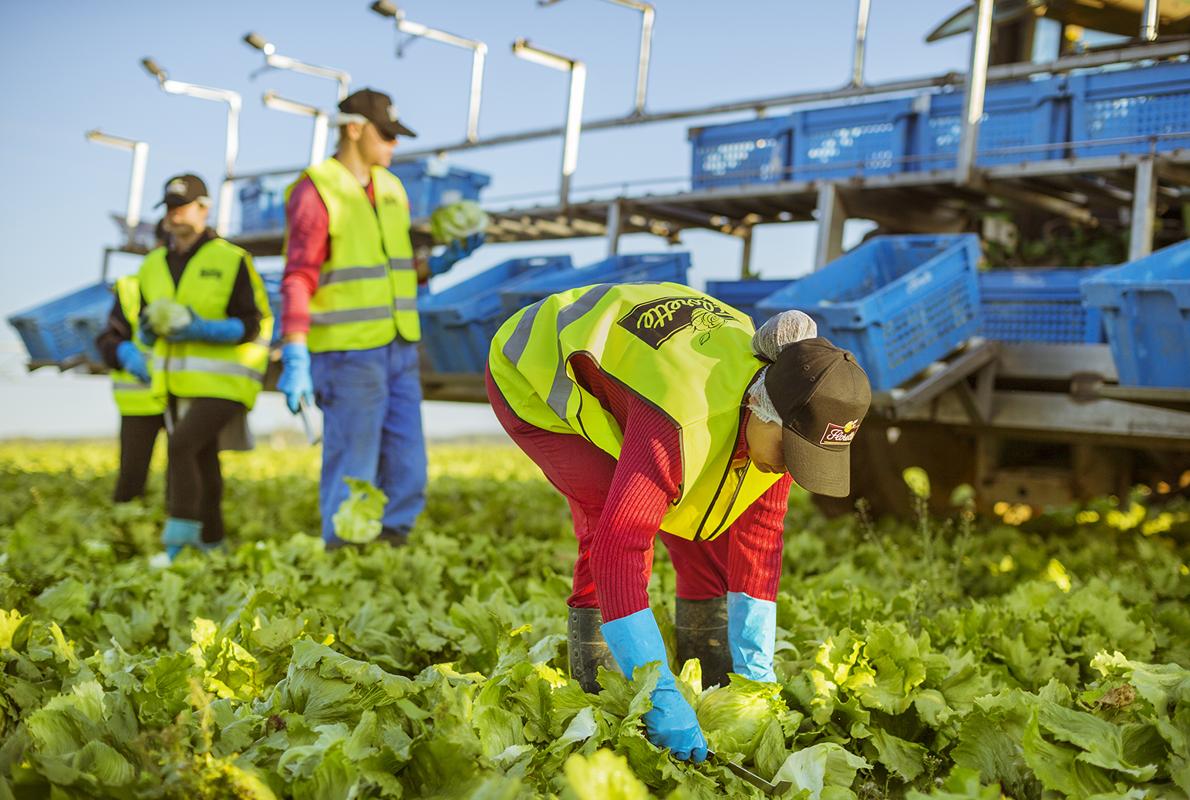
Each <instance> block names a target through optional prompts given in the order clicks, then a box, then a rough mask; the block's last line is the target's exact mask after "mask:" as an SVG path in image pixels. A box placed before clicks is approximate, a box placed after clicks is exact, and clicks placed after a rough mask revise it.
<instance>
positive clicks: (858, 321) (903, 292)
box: [758, 234, 980, 391]
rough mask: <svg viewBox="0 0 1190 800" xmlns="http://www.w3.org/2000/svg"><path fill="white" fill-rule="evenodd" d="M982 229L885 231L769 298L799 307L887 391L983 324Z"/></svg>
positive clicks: (776, 306) (775, 306)
mask: <svg viewBox="0 0 1190 800" xmlns="http://www.w3.org/2000/svg"><path fill="white" fill-rule="evenodd" d="M979 258H980V250H979V237H977V236H974V235H972V234H958V235H943V236H878V237H876V238H874V239H871V240H869V241H867V242H865V243H864V244H862V245H860V246H859V247H857V248H855V249H854V250H852V251H851V252H849V253H847V254H846V255H844V256H843V257H841V258H839V259H837V260H835V261H833V262H831V263H830V264H828V265H827V266H826V267H824V268H823V269H821V270H819V271H817V272H814V273H812V274H810V275H807V276H805V277H803V278H800V279H799V280H797V281H795V282H794V283H793V284H791V285H790V286H789V287H787V288H785V289H782V290H781V291H778V292H776V293H774V294H772V295H770V296H769V297H768V298H767V299H766V300H764V301H763V302H761V303H760V304H759V306H758V310H759V311H760V313H761V314H765V315H770V316H771V315H772V314H776V313H779V312H781V311H785V310H787V309H791V308H796V309H800V310H801V311H805V312H806V313H807V314H809V315H810V316H811V317H812V318H813V319H814V321H815V322H816V323H817V324H818V333H819V335H820V336H825V337H826V338H828V339H830V340H831V341H832V342H834V343H835V344H836V345H838V346H840V347H843V348H846V349H847V350H850V351H851V352H853V353H854V354H855V357H856V359H857V360H858V361H859V363H860V365H861V366H862V367H863V368H864V370H865V371H866V372H867V373H868V378H869V380H870V381H871V384H872V388H873V389H874V390H876V391H887V390H889V389H893V388H895V387H896V386H899V385H900V384H902V383H904V382H905V381H907V380H908V379H910V378H912V377H913V376H914V375H916V374H917V373H918V372H920V371H921V370H923V369H925V368H926V367H928V366H929V365H930V364H931V363H933V362H934V361H936V360H938V359H940V358H942V357H944V356H946V355H948V354H949V353H951V352H953V351H954V350H956V349H957V348H958V347H960V346H961V345H962V344H963V343H964V342H965V341H966V340H967V339H968V338H970V337H971V336H973V335H975V334H976V333H977V332H978V330H979V281H978V279H977V277H976V269H977V266H978V262H979Z"/></svg>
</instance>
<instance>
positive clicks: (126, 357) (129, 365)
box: [116, 341, 149, 383]
mask: <svg viewBox="0 0 1190 800" xmlns="http://www.w3.org/2000/svg"><path fill="white" fill-rule="evenodd" d="M116 360H117V361H119V362H120V369H122V370H124V371H125V372H128V373H131V374H132V375H133V376H134V377H135V378H136V379H137V380H138V381H140V382H141V383H148V382H149V365H148V364H146V363H145V355H144V353H142V352H141V351H140V348H139V347H137V346H136V344H134V343H133V342H132V341H126V342H120V344H119V345H118V346H117V347H116Z"/></svg>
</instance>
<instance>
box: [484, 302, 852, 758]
mask: <svg viewBox="0 0 1190 800" xmlns="http://www.w3.org/2000/svg"><path fill="white" fill-rule="evenodd" d="M488 369H489V373H488V376H487V390H488V398H489V399H490V400H491V402H492V408H493V410H494V411H495V413H496V417H497V419H499V420H500V423H501V425H503V426H504V429H505V430H506V431H507V432H508V433H509V435H510V436H511V437H512V439H513V441H515V442H516V444H517V445H518V446H519V447H520V448H521V449H522V450H523V451H524V452H525V453H526V454H527V455H528V456H529V457H530V458H532V459H533V460H534V462H536V463H537V465H538V466H539V467H541V469H542V471H543V472H544V473H545V475H546V477H547V478H548V479H549V480H550V482H551V483H552V484H553V485H554V486H555V487H557V488H558V489H559V491H561V492H562V493H563V494H564V495H565V496H566V498H567V501H568V503H569V505H570V509H571V513H572V516H573V517H574V529H575V534H576V536H577V538H578V542H579V553H578V558H577V560H576V562H575V567H574V585H573V590H572V593H571V596H570V598H569V599H568V605H569V606H570V611H569V620H568V625H567V628H568V634H569V636H568V640H569V651H570V667H571V673H572V675H573V676H574V677H575V678H576V679H577V680H578V682H579V684H580V685H581V686H583V688H584V689H586V690H587V691H595V690H598V684H597V682H596V677H597V667H598V666H600V665H603V666H610V663H611V662H613V661H614V664H615V665H617V666H619V667H620V669H621V670H622V671H623V673H624V674H625V675H629V676H631V675H632V673H633V670H634V669H636V668H637V667H642V666H644V665H646V664H649V663H651V662H660V671H661V674H660V676H659V678H658V681H657V686H656V689H655V690H654V692H653V696H652V700H653V709H652V710H651V711H649V712H648V713H647V714H645V715H644V722H645V727H646V729H647V733H648V736H649V739H650V740H651V741H652V742H653V743H654V744H657V745H658V746H662V747H668V748H669V749H670V750H671V751H672V752H673V753H674V755H676V756H677V757H678V758H682V759H693V760H695V761H701V760H703V759H704V758H705V757H706V750H707V747H706V741H705V739H704V738H703V735H702V732H701V730H700V729H699V725H698V719H697V717H696V716H695V714H694V711H693V710H692V709H691V707H690V705H689V703H687V701H686V700H685V698H684V697H683V695H682V694H681V692H680V691H679V689H678V688H677V686H676V682H675V679H674V676H673V673H672V671H671V669H670V667H669V658H668V655H667V653H666V650H665V645H664V643H663V641H662V637H661V633H660V629H659V628H658V626H657V622H656V620H655V619H654V617H653V612H652V610H650V607H649V595H648V584H649V572H650V569H651V564H652V556H653V546H654V541H655V540H656V539H657V538H660V539H661V541H662V542H664V543H665V545H666V548H667V549H668V550H669V553H670V557H671V560H672V561H673V564H674V571H675V573H676V576H677V580H676V590H677V597H678V602H677V604H676V613H675V618H676V620H675V621H676V625H675V628H676V630H675V633H676V635H675V640H676V641H675V644H676V645H677V657H678V663H679V664H680V663H682V662H683V661H684V660H686V659H687V658H691V657H696V658H698V659H699V661H700V662H701V665H702V670H703V678H704V681H705V682H706V683H722V682H723V681H724V680H725V678H726V673H727V672H728V671H730V672H734V673H737V674H740V675H742V676H744V677H746V678H749V679H751V680H757V681H775V680H776V675H775V673H774V664H773V657H774V651H775V639H776V621H777V605H776V602H775V601H776V595H777V585H778V581H779V579H780V572H781V552H782V538H781V537H782V533H783V531H784V518H785V514H786V511H787V506H788V494H789V488H790V482H791V480H792V481H796V482H797V483H798V484H799V485H800V486H802V487H803V488H804V489H807V490H808V491H811V492H816V493H821V494H826V495H830V496H845V495H846V494H848V491H849V488H850V487H849V473H848V469H849V459H850V445H851V441H852V440H853V439H854V437H855V434H856V431H857V430H858V428H859V426H860V424H861V422H862V421H863V418H864V415H865V414H866V413H867V410H868V404H869V402H870V400H871V390H870V388H869V384H868V379H867V376H866V375H865V374H864V371H863V370H862V369H861V368H860V367H859V365H858V364H857V363H856V362H855V358H854V356H852V354H851V353H849V352H847V351H845V350H841V349H840V348H838V347H835V346H834V345H833V344H831V343H830V342H829V341H827V340H826V339H823V338H821V337H818V336H817V326H816V325H815V324H814V322H813V320H812V319H810V318H809V317H808V316H807V315H806V314H803V313H801V312H799V311H787V312H784V313H783V314H780V315H778V316H776V317H774V318H772V319H771V320H769V321H768V322H766V323H765V324H764V325H763V326H762V327H761V328H760V330H758V331H754V330H753V327H752V321H751V319H749V317H748V316H747V315H746V314H743V313H741V312H739V311H737V310H735V309H732V308H730V307H729V306H727V305H725V304H723V303H720V302H719V301H718V300H716V299H714V298H713V297H709V296H707V295H705V294H703V293H701V292H698V291H695V290H694V289H691V288H689V287H686V286H680V285H678V284H673V283H635V284H597V285H594V286H586V287H582V288H579V289H571V290H569V291H565V292H560V293H558V294H555V295H551V296H550V297H547V298H545V299H544V300H541V301H539V302H537V303H535V304H533V305H531V306H529V307H528V308H525V309H522V310H521V311H519V312H517V313H516V314H514V315H513V316H512V317H510V318H509V319H508V321H507V322H505V323H504V325H503V326H502V327H501V328H500V330H499V331H498V332H497V333H496V335H495V337H494V338H493V340H492V346H491V351H490V353H489V357H488ZM659 531H660V536H658V532H659Z"/></svg>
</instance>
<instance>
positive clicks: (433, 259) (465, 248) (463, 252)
mask: <svg viewBox="0 0 1190 800" xmlns="http://www.w3.org/2000/svg"><path fill="white" fill-rule="evenodd" d="M485 238H486V237H485V235H484V234H482V233H473V234H471V235H470V236H468V237H467V238H466V239H455V240H454V241H452V242H451V243H450V244H448V245H447V246H446V249H445V250H443V251H442V252H441V253H439V254H438V255H436V256H430V260H429V267H430V274H431V275H441V274H442V273H444V272H446V271H447V270H449V269H450V268H451V267H453V266H454V265H455V264H457V263H458V262H460V261H462V260H463V259H464V258H466V257H467V256H469V255H471V254H472V253H474V252H475V251H476V250H478V249H479V247H480V245H482V244H483V243H484V239H485Z"/></svg>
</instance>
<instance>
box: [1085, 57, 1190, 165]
mask: <svg viewBox="0 0 1190 800" xmlns="http://www.w3.org/2000/svg"><path fill="white" fill-rule="evenodd" d="M1070 91H1071V94H1072V96H1073V98H1074V108H1073V112H1072V126H1071V128H1072V129H1071V137H1072V138H1073V140H1074V141H1075V142H1076V144H1075V146H1074V154H1075V155H1076V156H1114V155H1118V154H1120V153H1147V152H1149V151H1150V150H1151V149H1156V150H1173V149H1176V148H1179V147H1190V63H1186V62H1178V63H1165V64H1155V65H1153V66H1149V67H1131V68H1129V69H1104V70H1101V71H1097V72H1088V73H1083V74H1081V75H1075V76H1073V77H1071V78H1070ZM1138 136H1140V137H1156V138H1154V139H1138V140H1135V141H1131V142H1117V143H1105V144H1094V143H1093V142H1095V141H1096V140H1099V139H1127V138H1131V137H1138ZM1078 142H1092V143H1091V144H1077V143H1078Z"/></svg>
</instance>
